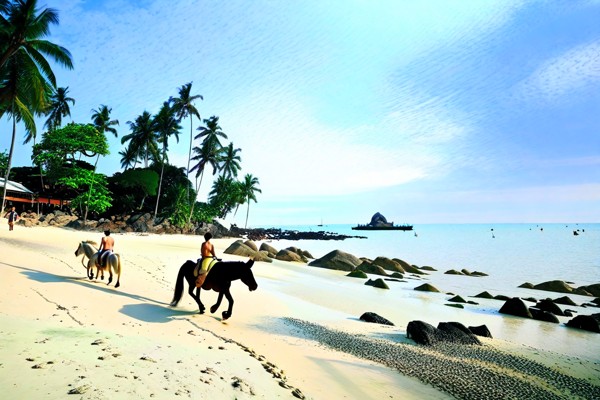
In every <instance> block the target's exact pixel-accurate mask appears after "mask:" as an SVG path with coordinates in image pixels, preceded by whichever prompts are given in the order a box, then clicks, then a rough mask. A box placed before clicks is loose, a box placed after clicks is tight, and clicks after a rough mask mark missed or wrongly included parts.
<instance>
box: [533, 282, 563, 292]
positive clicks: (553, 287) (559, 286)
mask: <svg viewBox="0 0 600 400" xmlns="http://www.w3.org/2000/svg"><path fill="white" fill-rule="evenodd" d="M533 289H537V290H545V291H548V292H558V293H572V292H573V288H572V287H571V286H570V285H569V284H568V283H566V282H563V281H548V282H542V283H539V284H537V285H533Z"/></svg>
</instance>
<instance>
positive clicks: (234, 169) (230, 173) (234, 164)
mask: <svg viewBox="0 0 600 400" xmlns="http://www.w3.org/2000/svg"><path fill="white" fill-rule="evenodd" d="M241 151H242V149H234V148H233V143H231V142H230V143H229V145H228V146H227V147H223V148H222V150H221V157H220V164H221V165H220V170H221V174H222V175H223V176H224V177H226V178H235V177H237V174H238V171H239V170H240V169H241V167H240V162H241V161H242V158H241V157H240V156H239V155H238V153H239V152H241Z"/></svg>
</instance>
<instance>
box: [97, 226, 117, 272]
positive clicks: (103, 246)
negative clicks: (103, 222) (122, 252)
mask: <svg viewBox="0 0 600 400" xmlns="http://www.w3.org/2000/svg"><path fill="white" fill-rule="evenodd" d="M114 247H115V239H113V238H111V237H110V230H105V231H104V237H103V238H102V240H101V241H100V249H99V250H98V265H99V266H101V267H102V268H104V267H105V266H106V259H107V258H108V255H109V254H110V253H112V252H113V251H114Z"/></svg>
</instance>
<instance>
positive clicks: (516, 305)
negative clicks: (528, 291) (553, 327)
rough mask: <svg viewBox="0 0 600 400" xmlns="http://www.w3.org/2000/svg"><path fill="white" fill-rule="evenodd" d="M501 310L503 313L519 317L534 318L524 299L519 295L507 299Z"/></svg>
mask: <svg viewBox="0 0 600 400" xmlns="http://www.w3.org/2000/svg"><path fill="white" fill-rule="evenodd" d="M499 312H500V313H501V314H509V315H515V316H517V317H523V318H533V316H532V315H531V312H530V311H529V309H528V308H527V306H526V305H525V303H524V302H523V300H521V299H520V298H518V297H513V298H512V299H509V300H507V301H506V303H504V305H503V306H502V307H501V308H500V311H499Z"/></svg>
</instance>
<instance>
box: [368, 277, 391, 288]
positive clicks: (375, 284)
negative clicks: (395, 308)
mask: <svg viewBox="0 0 600 400" xmlns="http://www.w3.org/2000/svg"><path fill="white" fill-rule="evenodd" d="M365 285H367V286H373V287H376V288H379V289H389V288H390V287H389V286H388V285H387V283H385V282H384V281H383V279H381V278H377V279H374V280H373V279H369V280H368V281H366V282H365Z"/></svg>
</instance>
